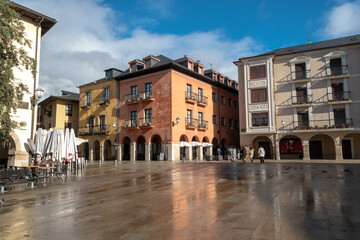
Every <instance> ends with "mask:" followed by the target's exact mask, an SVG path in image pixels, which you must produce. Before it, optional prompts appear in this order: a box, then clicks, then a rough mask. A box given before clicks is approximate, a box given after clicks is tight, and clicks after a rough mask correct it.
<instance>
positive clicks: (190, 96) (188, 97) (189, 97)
mask: <svg viewBox="0 0 360 240" xmlns="http://www.w3.org/2000/svg"><path fill="white" fill-rule="evenodd" d="M197 100H198V97H197V94H196V93H193V92H190V91H186V92H185V101H186V102H188V103H195V102H197Z"/></svg>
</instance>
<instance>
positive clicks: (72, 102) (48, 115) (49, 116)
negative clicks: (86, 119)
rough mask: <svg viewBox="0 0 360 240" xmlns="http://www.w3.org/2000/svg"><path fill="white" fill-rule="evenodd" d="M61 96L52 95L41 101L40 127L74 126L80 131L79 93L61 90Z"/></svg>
mask: <svg viewBox="0 0 360 240" xmlns="http://www.w3.org/2000/svg"><path fill="white" fill-rule="evenodd" d="M61 92H62V94H61V95H60V96H50V97H48V98H46V99H45V100H43V101H42V102H40V103H39V109H38V128H43V129H49V128H55V127H56V128H57V129H62V130H65V128H73V129H74V131H75V133H76V132H77V131H78V119H79V94H78V93H73V92H68V91H64V90H62V91H61Z"/></svg>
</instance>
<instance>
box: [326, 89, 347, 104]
mask: <svg viewBox="0 0 360 240" xmlns="http://www.w3.org/2000/svg"><path fill="white" fill-rule="evenodd" d="M327 95H328V101H329V102H336V101H350V100H351V99H350V92H349V91H344V92H333V93H328V94H327Z"/></svg>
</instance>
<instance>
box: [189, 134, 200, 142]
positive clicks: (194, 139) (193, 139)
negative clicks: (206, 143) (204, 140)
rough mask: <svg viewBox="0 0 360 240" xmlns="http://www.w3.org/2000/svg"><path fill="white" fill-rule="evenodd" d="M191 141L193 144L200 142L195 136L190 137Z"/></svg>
mask: <svg viewBox="0 0 360 240" xmlns="http://www.w3.org/2000/svg"><path fill="white" fill-rule="evenodd" d="M191 141H192V142H194V141H195V142H200V140H199V137H198V136H196V135H194V136H193V137H192V139H191Z"/></svg>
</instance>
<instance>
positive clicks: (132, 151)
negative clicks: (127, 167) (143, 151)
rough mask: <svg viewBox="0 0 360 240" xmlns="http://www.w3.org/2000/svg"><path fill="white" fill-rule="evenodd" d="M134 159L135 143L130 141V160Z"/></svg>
mask: <svg viewBox="0 0 360 240" xmlns="http://www.w3.org/2000/svg"><path fill="white" fill-rule="evenodd" d="M135 160H136V143H130V161H135Z"/></svg>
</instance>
